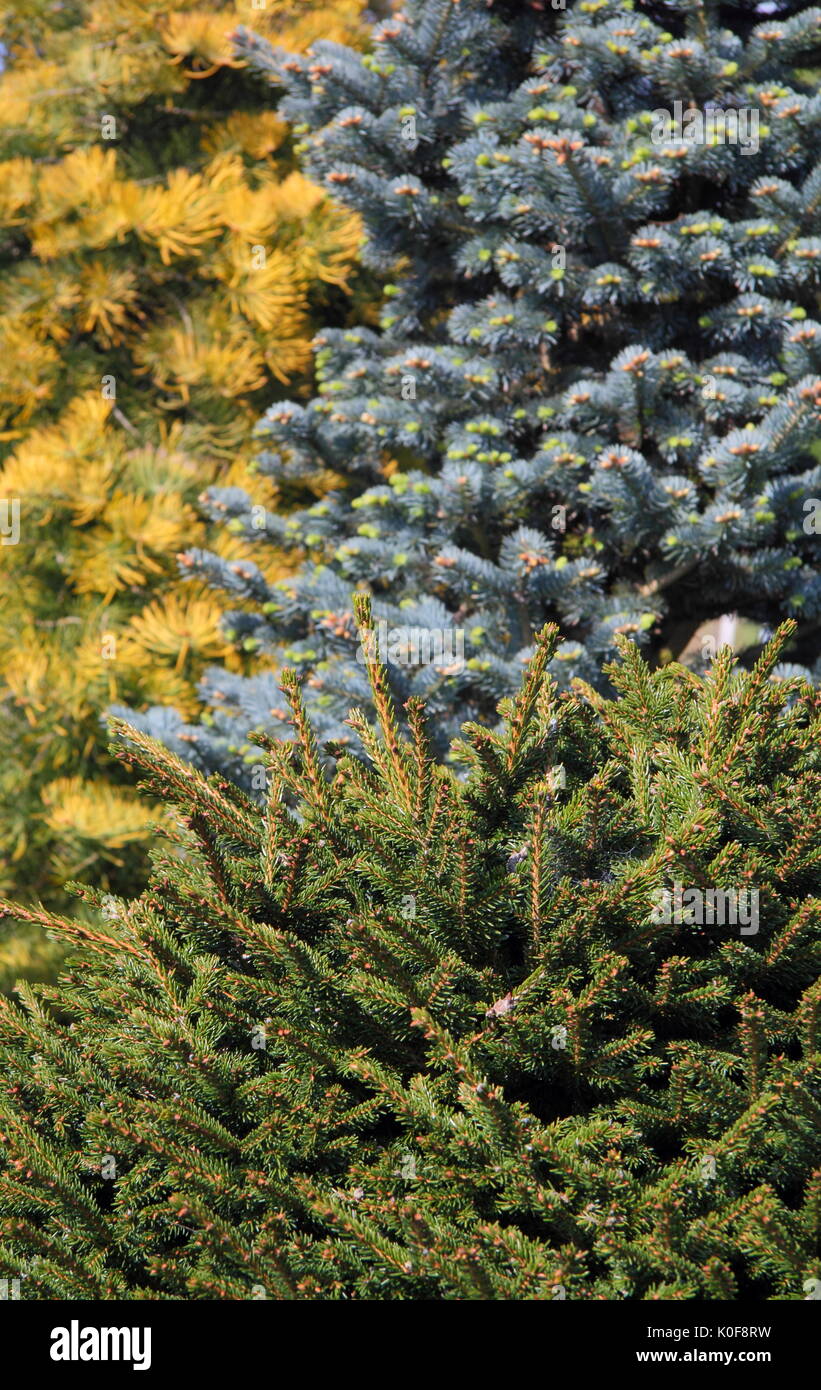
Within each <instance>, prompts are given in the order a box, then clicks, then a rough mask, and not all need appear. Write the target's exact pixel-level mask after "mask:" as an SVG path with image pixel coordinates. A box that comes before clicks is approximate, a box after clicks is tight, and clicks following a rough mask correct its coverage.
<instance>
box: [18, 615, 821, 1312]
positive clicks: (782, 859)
mask: <svg viewBox="0 0 821 1390" xmlns="http://www.w3.org/2000/svg"><path fill="white" fill-rule="evenodd" d="M356 604H357V608H356V616H357V620H358V621H359V623H360V624H361V626H362V628H363V630H364V631H366V632H369V631H372V630H373V626H372V624H373V618H372V615H371V612H370V608H369V605H368V602H367V601H366V600H364V599H363V598H361V597H360V598H359V599H357V600H356ZM793 626H794V625H792V624H787V625H786V626H785V628H784V629H783V630H782V631H781V632H780V633H779V634H778V636H777V638H776V639H775V640H774V641H773V642H772V644H771V645H770V646H769V647H768V649H767V650H766V651H765V653H764V655H763V656H762V657H761V659H760V660H759V662H758V663H757V664H756V666H755V668H754V669H753V670H752V672H749V673H748V672H741V671H739V670H737V669H734V667H733V657H732V653H731V651H730V650H729V649H724V650H723V651H722V652H721V653H720V654H719V657H718V659H717V660H716V662H715V663H714V665H713V667H712V669H711V671H710V672H709V674H708V675H707V677H706V678H702V677H700V676H699V675H697V674H695V673H693V672H691V671H688V670H687V669H686V668H684V667H683V666H681V665H679V664H678V663H671V664H670V665H668V666H667V667H666V668H664V669H660V670H657V671H655V672H651V671H650V669H649V668H648V667H647V665H645V663H644V661H643V658H642V657H641V655H640V653H639V651H638V649H637V647H636V646H635V645H634V644H633V643H631V642H629V641H628V640H627V639H621V640H620V651H621V660H620V662H619V663H618V664H616V665H614V666H613V667H612V668H611V669H610V671H609V675H610V678H611V680H612V682H613V684H614V686H615V687H617V689H618V691H619V692H620V693H619V695H618V697H617V698H616V699H613V700H610V699H606V698H604V697H602V696H601V695H600V694H599V693H597V692H596V691H595V690H594V689H593V688H592V687H590V686H586V685H585V684H584V683H583V682H578V683H577V684H576V685H575V687H574V689H573V690H572V692H566V691H564V692H563V691H560V690H559V689H558V688H557V685H556V683H555V681H554V680H553V679H552V678H551V677H550V676H549V674H548V662H549V660H550V657H551V654H552V653H553V652H554V648H555V646H556V642H557V637H558V634H557V632H556V629H555V628H554V629H546V630H545V631H544V632H542V633H541V634H540V635H539V636H538V637H537V639H536V643H535V651H534V655H533V657H532V659H531V661H530V663H529V666H528V668H527V670H526V672H525V675H524V681H523V685H522V688H521V690H520V691H519V693H518V694H517V696H516V697H515V698H513V699H510V700H506V701H504V702H503V703H502V706H501V709H500V714H501V715H502V716H503V719H504V729H503V732H499V733H496V732H492V731H489V730H488V729H486V728H483V727H480V726H478V725H476V726H467V727H466V729H465V738H464V740H463V741H462V742H461V743H460V745H459V747H458V749H457V750H456V751H457V754H458V758H459V760H460V762H461V763H462V764H463V772H464V773H465V775H463V776H462V777H459V776H457V775H456V774H455V773H454V771H453V769H452V768H450V767H449V766H447V765H445V764H442V763H439V762H437V761H436V760H435V759H433V758H432V757H431V753H430V747H429V742H428V733H427V729H426V725H427V715H426V712H425V710H424V708H423V707H422V704H421V702H419V701H418V700H415V699H413V700H411V702H410V703H409V706H408V708H407V709H406V711H405V715H406V720H407V724H408V726H409V729H410V733H409V734H408V735H407V737H406V736H405V735H404V734H403V733H402V732H401V730H400V729H399V727H398V725H397V722H396V718H395V713H394V711H393V709H392V704H391V696H390V692H389V689H388V684H387V673H386V670H385V668H384V666H382V665H381V664H380V663H378V662H372V663H370V664H369V666H368V668H367V670H368V675H369V678H370V681H371V692H372V703H373V706H374V708H375V710H376V712H377V722H376V724H375V725H374V726H371V725H369V724H368V723H367V722H366V721H365V720H364V718H363V716H362V714H361V712H358V711H354V712H353V713H352V714H351V724H352V726H353V728H354V729H355V730H356V731H357V735H358V738H359V740H360V741H361V743H362V745H363V746H364V748H365V749H366V750H367V753H368V759H367V760H365V759H363V758H360V757H359V756H358V755H356V754H354V753H352V752H351V750H350V749H349V748H348V749H345V748H342V747H340V746H337V747H336V748H335V749H334V750H333V755H334V758H335V760H336V762H337V771H336V775H335V776H334V777H333V778H332V779H329V778H328V777H327V775H326V773H325V772H324V770H323V767H322V763H321V760H320V755H319V751H318V746H317V742H316V738H315V735H314V732H313V730H312V728H311V725H310V722H309V719H308V717H307V715H306V711H305V706H304V703H303V699H302V692H301V689H300V681H299V679H298V677H297V676H296V675H295V674H293V673H289V674H287V675H286V676H285V678H284V681H283V686H284V693H285V698H286V699H287V701H288V703H289V705H290V710H291V720H292V722H293V733H294V737H293V739H292V740H290V741H288V740H284V741H282V742H279V743H276V742H271V741H269V740H263V743H264V746H265V750H266V751H265V755H264V756H265V762H266V766H267V770H268V776H269V792H268V796H267V801H266V805H265V806H264V808H260V807H259V806H257V805H256V804H255V803H254V802H253V801H252V800H251V799H249V798H248V797H246V796H245V795H244V794H243V793H241V792H239V791H238V790H237V789H236V788H234V787H232V786H231V784H229V783H227V782H224V781H222V780H221V779H220V778H218V777H213V778H211V779H208V780H206V779H205V778H203V776H202V775H201V774H200V773H199V771H198V770H197V769H195V768H193V767H192V766H191V764H190V763H186V762H183V761H181V760H179V759H178V758H177V757H176V756H175V755H174V754H173V753H172V752H170V751H169V750H167V749H165V748H164V747H162V746H161V745H159V744H157V743H154V742H152V741H151V740H150V739H149V738H148V737H147V736H146V735H145V734H144V733H142V732H141V731H137V730H135V729H133V728H129V727H128V726H122V727H121V729H120V733H121V735H122V741H121V742H120V745H119V749H120V756H121V757H122V758H125V759H126V760H128V761H129V762H133V763H135V764H136V765H137V766H138V767H139V769H140V770H141V772H142V774H143V777H144V778H145V783H146V785H147V786H148V788H150V789H151V790H152V791H153V792H155V793H157V794H159V795H160V796H161V797H162V798H163V799H164V800H165V801H170V802H173V803H175V804H176V806H177V808H178V810H179V814H180V816H181V821H182V822H184V823H185V826H186V827H187V828H186V829H182V828H181V830H180V833H179V835H177V836H176V837H175V838H172V840H171V842H170V844H169V847H168V848H167V850H163V851H162V852H159V853H158V855H157V858H156V862H155V869H154V874H153V878H152V882H151V884H150V886H149V887H148V888H147V889H146V890H145V892H144V893H143V895H142V896H141V897H140V898H139V899H137V900H136V901H130V902H129V901H122V900H115V899H113V898H110V897H100V895H99V894H98V895H97V902H98V906H99V908H100V914H99V917H98V921H97V925H95V926H90V925H85V924H81V923H79V922H77V921H68V920H66V921H60V920H59V919H57V918H54V917H44V918H43V920H44V921H46V922H47V925H48V926H49V927H50V929H51V930H52V931H54V932H55V933H56V934H58V935H61V936H67V937H69V938H71V939H72V940H73V942H74V954H73V955H72V957H71V958H70V961H69V964H68V967H67V969H66V972H65V974H64V976H63V978H62V980H61V981H60V982H59V983H58V985H57V986H54V987H49V986H31V985H27V986H24V987H21V989H20V1002H19V1004H18V1003H16V1002H12V1001H10V1000H8V999H6V1000H3V1001H0V1136H2V1158H0V1169H1V1171H0V1221H2V1227H1V1229H2V1241H1V1243H0V1272H2V1273H3V1274H5V1275H8V1276H10V1277H12V1278H18V1277H19V1278H21V1280H22V1283H21V1290H22V1292H21V1296H22V1297H23V1298H34V1299H42V1298H60V1299H62V1298H83V1299H93V1298H104V1299H105V1298H118V1297H138V1298H168V1297H171V1298H174V1297H177V1298H180V1297H193V1298H203V1299H209V1298H210V1299H213V1298H217V1299H248V1298H265V1297H267V1298H270V1299H288V1300H291V1299H293V1300H302V1299H308V1300H309V1299H331V1300H333V1299H341V1298H376V1299H388V1300H404V1299H437V1300H442V1299H457V1300H461V1299H480V1300H484V1299H528V1300H529V1299H539V1300H543V1299H554V1298H568V1299H582V1300H584V1299H594V1298H605V1299H620V1298H631V1299H636V1298H638V1299H642V1298H676V1299H683V1298H708V1299H735V1298H740V1299H748V1298H749V1299H762V1298H763V1299H769V1298H778V1299H800V1298H803V1297H804V1296H805V1295H804V1288H805V1284H806V1283H807V1281H808V1280H811V1279H816V1278H817V1277H818V1276H819V1274H821V1266H819V1264H818V1255H817V1248H818V1247H817V1239H818V1226H819V1216H821V1167H819V1159H820V1158H821V1155H819V1145H818V1135H819V1118H820V1117H819V1098H820V1097H819V1089H818V1085H819V1079H820V1078H819V1051H818V1048H819V1034H818V1010H819V1004H821V993H819V983H818V965H819V922H820V921H821V851H820V850H819V845H821V833H820V832H821V797H819V790H820V789H821V745H820V744H819V727H820V725H821V697H819V694H818V692H817V691H815V690H814V689H813V687H812V686H811V685H809V684H808V683H807V682H805V681H804V680H803V679H802V678H801V677H792V678H789V679H787V680H784V681H772V680H771V679H770V675H771V672H772V669H773V667H774V665H775V663H776V662H777V660H778V658H779V655H780V652H781V650H782V648H783V645H784V643H785V641H787V640H789V639H790V637H791V636H792V635H793V633H792V629H793ZM260 756H262V754H260ZM562 770H563V771H562ZM809 808H814V809H812V810H810V809H809ZM676 882H684V883H686V884H689V885H701V886H702V887H704V886H706V885H712V886H713V887H714V888H717V889H721V890H727V891H728V892H730V891H733V890H740V889H743V890H744V891H747V890H751V891H752V890H755V891H756V892H757V893H758V895H759V898H758V901H759V903H760V913H759V916H758V919H757V930H755V931H749V932H747V933H746V934H744V933H742V932H739V931H738V930H737V929H735V928H732V929H731V928H728V927H727V926H723V925H718V924H710V923H703V924H701V925H691V924H690V923H689V922H688V921H681V920H677V919H676V918H675V916H674V917H673V919H672V920H671V919H670V914H668V915H667V920H664V914H663V913H661V914H660V913H659V912H658V911H656V910H655V909H654V907H653V903H654V902H657V901H658V898H659V893H660V892H661V893H663V891H664V888H665V885H666V886H667V887H668V888H672V885H674V884H675V883H676ZM87 896H89V897H92V896H93V895H90V894H88V893H87ZM7 910H8V911H19V910H16V909H13V908H11V906H10V905H7Z"/></svg>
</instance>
